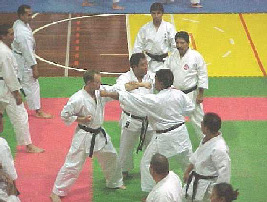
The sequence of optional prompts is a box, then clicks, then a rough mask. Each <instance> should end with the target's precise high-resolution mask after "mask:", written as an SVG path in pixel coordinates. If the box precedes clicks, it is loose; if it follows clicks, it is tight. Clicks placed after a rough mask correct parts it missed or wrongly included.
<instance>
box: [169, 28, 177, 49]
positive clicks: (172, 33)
mask: <svg viewBox="0 0 267 202" xmlns="http://www.w3.org/2000/svg"><path fill="white" fill-rule="evenodd" d="M175 34H176V29H175V27H174V26H173V25H172V24H170V26H169V29H168V37H169V49H170V51H171V52H174V51H175V50H176V42H175Z"/></svg>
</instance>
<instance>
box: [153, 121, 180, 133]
mask: <svg viewBox="0 0 267 202" xmlns="http://www.w3.org/2000/svg"><path fill="white" fill-rule="evenodd" d="M183 124H184V122H183V123H178V124H176V125H174V126H172V127H170V128H167V129H165V130H156V133H167V132H169V131H171V130H174V129H176V128H179V127H180V126H181V125H183Z"/></svg>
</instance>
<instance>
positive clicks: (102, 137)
mask: <svg viewBox="0 0 267 202" xmlns="http://www.w3.org/2000/svg"><path fill="white" fill-rule="evenodd" d="M83 79H84V83H85V86H84V87H83V89H82V90H79V91H78V92H77V93H75V94H74V95H72V96H71V98H70V99H69V101H68V103H67V104H66V105H65V106H64V108H63V110H62V112H61V118H62V120H63V121H64V122H65V124H67V125H70V124H72V123H73V122H78V126H77V128H76V130H75V134H74V137H73V140H72V144H71V147H70V149H69V153H68V155H67V157H66V160H65V163H64V165H63V166H62V168H61V169H60V171H59V173H58V175H57V178H56V181H55V184H54V187H53V191H52V194H51V196H50V197H51V199H52V201H60V197H61V196H66V195H67V193H68V191H69V189H70V187H71V185H72V184H73V183H74V182H75V181H76V179H77V178H78V175H79V173H80V171H81V169H82V167H83V164H84V162H85V159H86V158H87V157H88V156H89V157H92V156H94V157H96V158H97V160H98V161H99V164H100V166H101V168H102V170H103V172H104V175H105V178H106V187H108V188H120V189H125V186H124V185H123V181H122V171H121V165H120V163H119V159H118V155H117V152H116V150H115V148H114V147H113V145H112V142H111V139H110V137H109V135H108V134H106V132H105V131H104V129H103V128H102V127H101V126H102V124H103V122H104V106H105V103H106V102H107V101H108V100H109V99H107V98H102V97H100V91H99V88H100V84H101V75H100V73H99V72H97V71H93V70H87V71H86V72H85V73H84V76H83Z"/></svg>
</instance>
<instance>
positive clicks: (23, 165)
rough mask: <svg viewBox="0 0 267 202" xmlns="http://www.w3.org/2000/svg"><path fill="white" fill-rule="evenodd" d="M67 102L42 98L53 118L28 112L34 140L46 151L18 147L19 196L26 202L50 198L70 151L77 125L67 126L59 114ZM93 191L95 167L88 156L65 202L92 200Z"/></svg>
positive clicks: (42, 200) (45, 107)
mask: <svg viewBox="0 0 267 202" xmlns="http://www.w3.org/2000/svg"><path fill="white" fill-rule="evenodd" d="M66 101H67V99H42V106H43V109H44V110H45V111H47V112H49V113H52V114H53V115H54V119H50V120H49V119H48V120H45V119H37V118H35V117H33V116H31V115H29V122H30V132H31V135H32V140H33V143H34V144H36V145H38V146H40V147H42V148H44V149H45V150H46V151H45V153H42V154H28V153H25V149H24V147H19V148H18V151H17V155H16V161H15V166H16V169H17V172H18V180H17V185H18V189H19V191H20V192H21V195H20V199H21V201H23V202H24V201H25V202H37V201H38V202H39V201H41V202H49V201H50V199H49V195H50V193H51V190H52V187H53V184H54V181H55V179H56V176H57V173H58V171H59V169H60V168H61V166H62V165H63V163H64V160H65V156H66V154H67V153H68V150H69V147H70V144H71V140H72V136H73V132H74V129H75V124H74V125H71V126H66V125H64V123H63V121H61V119H60V116H59V115H60V112H61V110H62V108H63V106H64V105H65V104H66ZM92 194H93V191H92V167H91V161H90V159H89V158H88V160H87V161H86V163H85V165H84V168H83V170H82V172H81V173H80V176H79V179H78V180H77V181H76V183H75V184H74V185H73V186H72V188H71V190H70V192H69V194H68V196H67V197H65V198H63V200H62V201H65V202H74V201H77V202H78V201H79V202H80V201H91V200H92Z"/></svg>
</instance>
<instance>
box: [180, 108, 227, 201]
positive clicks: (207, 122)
mask: <svg viewBox="0 0 267 202" xmlns="http://www.w3.org/2000/svg"><path fill="white" fill-rule="evenodd" d="M201 128H202V131H203V133H204V135H205V137H204V138H203V139H202V141H201V142H200V144H199V147H198V148H197V150H196V151H195V152H194V153H193V154H192V156H191V157H190V164H189V166H188V167H187V169H186V171H185V172H184V182H185V183H187V184H186V185H185V186H184V193H185V201H203V202H204V201H209V198H210V194H211V191H212V187H213V186H214V184H216V183H221V182H226V183H229V182H230V177H231V159H230V156H229V148H228V146H227V145H226V142H225V140H224V139H223V137H222V133H221V132H220V131H219V130H220V128H221V117H219V116H218V114H216V113H206V114H205V116H204V118H203V122H202V123H201Z"/></svg>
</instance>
